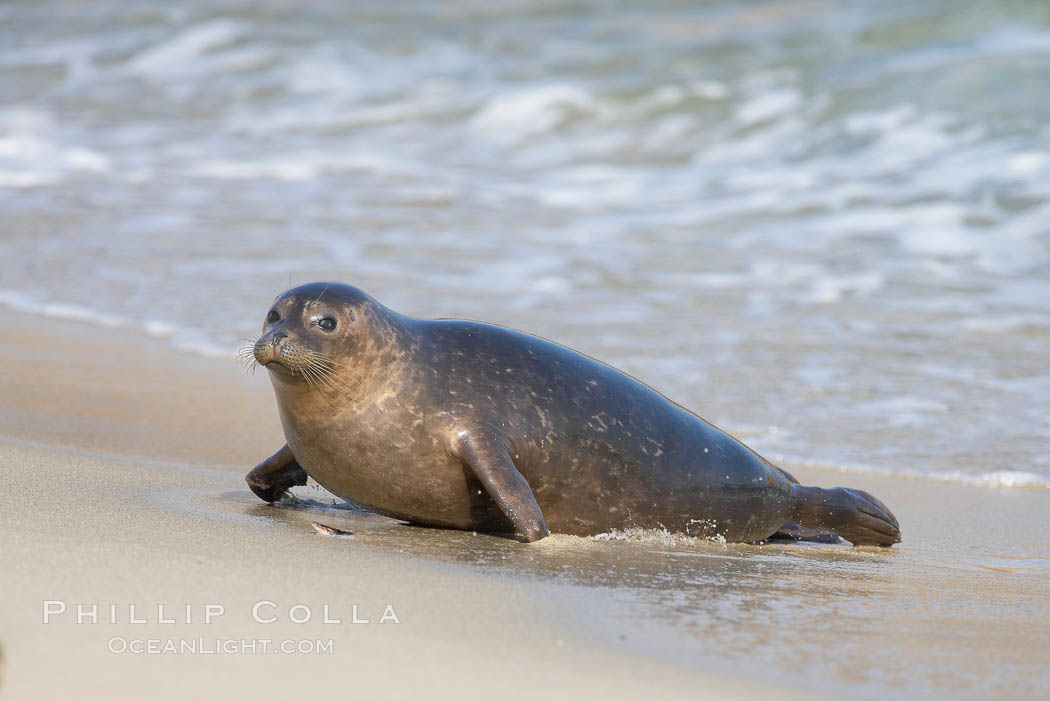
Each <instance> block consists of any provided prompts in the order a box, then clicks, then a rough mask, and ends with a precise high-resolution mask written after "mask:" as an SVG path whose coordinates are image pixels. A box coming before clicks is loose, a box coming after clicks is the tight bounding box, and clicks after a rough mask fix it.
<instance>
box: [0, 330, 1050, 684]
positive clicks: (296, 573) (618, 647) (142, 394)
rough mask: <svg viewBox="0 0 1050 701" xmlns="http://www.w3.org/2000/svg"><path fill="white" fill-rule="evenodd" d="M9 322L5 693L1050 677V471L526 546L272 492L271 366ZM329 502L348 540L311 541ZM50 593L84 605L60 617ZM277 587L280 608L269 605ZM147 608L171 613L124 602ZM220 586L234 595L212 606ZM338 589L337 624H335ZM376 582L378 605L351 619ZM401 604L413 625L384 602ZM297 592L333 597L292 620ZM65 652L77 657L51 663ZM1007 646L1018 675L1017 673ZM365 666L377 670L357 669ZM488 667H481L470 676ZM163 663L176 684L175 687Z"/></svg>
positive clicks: (1, 386) (303, 493)
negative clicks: (738, 534) (859, 516)
mask: <svg viewBox="0 0 1050 701" xmlns="http://www.w3.org/2000/svg"><path fill="white" fill-rule="evenodd" d="M0 323H4V324H5V325H6V327H7V328H8V329H10V330H13V331H15V332H16V334H17V336H18V338H19V339H20V343H19V344H17V345H14V346H10V345H9V346H5V347H4V349H3V350H0V356H2V358H0V359H2V361H3V362H4V364H5V365H6V366H7V367H16V368H18V372H17V373H7V374H5V375H4V376H3V377H2V378H0V393H2V395H3V396H5V397H12V398H14V400H13V401H10V402H5V403H4V404H3V405H2V406H0V464H3V465H4V466H5V473H6V476H7V481H8V485H7V489H6V490H5V492H4V495H3V496H2V497H0V499H2V501H3V503H2V504H0V513H2V514H3V516H2V517H0V518H2V519H3V523H4V525H5V526H6V532H7V533H8V534H9V535H8V541H9V542H8V543H7V544H6V545H7V547H6V548H5V549H4V551H3V553H2V554H0V568H2V569H0V571H4V572H6V573H7V576H6V577H5V578H4V580H3V581H4V586H5V592H6V593H8V596H6V597H5V598H4V602H3V604H0V614H2V615H3V617H4V620H5V621H7V622H8V627H7V628H6V629H5V630H4V631H3V633H2V634H0V635H2V637H0V646H2V649H3V655H4V674H5V679H4V680H3V682H2V686H0V689H3V690H4V691H7V692H8V693H9V694H10V695H12V697H19V698H21V697H26V696H45V697H52V696H57V695H59V694H71V693H84V692H85V691H90V692H91V693H92V694H93V695H102V694H105V695H107V696H110V697H113V698H124V697H129V698H130V697H133V696H140V695H142V693H144V692H146V691H148V692H149V693H150V694H151V695H159V696H160V697H164V696H165V694H168V693H170V694H171V695H172V696H175V695H177V696H179V697H182V696H185V695H186V693H201V694H208V695H215V694H216V693H220V692H228V693H238V694H244V693H260V694H266V695H275V694H277V693H289V692H291V693H304V692H309V691H320V690H323V689H325V688H327V687H328V686H331V685H334V684H343V685H346V684H348V683H349V684H350V685H351V686H352V688H354V690H357V691H361V692H363V693H369V694H373V695H378V696H380V697H384V696H397V695H404V694H406V693H418V694H420V695H428V696H435V695H437V696H440V695H442V692H445V693H447V692H450V691H452V690H453V689H455V690H456V694H457V696H467V697H471V696H472V695H473V696H477V697H480V696H481V695H482V694H483V693H484V695H485V696H490V695H491V694H490V693H487V692H486V691H485V690H484V688H483V687H485V685H487V684H496V683H499V684H501V685H502V686H501V688H503V689H504V690H505V691H506V690H507V689H510V692H509V693H510V694H511V695H512V696H534V695H535V692H537V691H543V692H544V693H547V694H553V695H554V696H561V697H579V696H581V695H584V694H587V693H592V692H593V690H594V688H595V686H596V685H597V686H599V687H600V688H601V689H603V694H606V695H611V696H613V697H620V698H627V697H628V696H631V697H635V698H637V697H638V696H639V695H641V694H645V695H651V694H653V693H654V690H655V693H658V694H659V695H661V696H665V697H668V698H676V697H682V698H685V697H691V698H695V695H696V692H697V690H698V689H702V690H704V691H705V692H708V693H710V694H712V695H717V696H720V697H725V698H751V697H755V696H759V695H763V696H765V695H769V694H770V693H775V694H776V695H777V696H778V697H786V698H812V697H815V696H818V695H822V694H827V695H830V696H832V697H843V696H846V697H849V698H875V697H884V696H885V694H886V693H887V692H888V693H897V694H903V695H912V694H918V695H921V694H923V693H935V694H936V693H941V694H943V693H948V692H949V691H951V692H952V693H956V694H959V695H961V697H966V695H967V694H966V692H970V694H971V695H973V696H974V697H980V696H982V695H985V694H986V693H988V692H989V691H994V692H995V693H997V694H999V695H1001V696H1004V697H1014V698H1024V697H1025V695H1026V694H1030V693H1031V692H1033V691H1035V692H1037V693H1039V692H1042V690H1043V687H1042V686H1040V683H1043V684H1044V686H1045V682H1041V678H1040V677H1039V675H1038V670H1040V669H1042V660H1044V659H1045V657H1046V655H1047V654H1048V653H1050V639H1048V637H1047V634H1046V633H1045V632H1044V631H1043V630H1042V628H1041V627H1039V625H1038V620H1037V619H1038V616H1035V617H1033V616H1032V615H1031V611H1032V610H1033V608H1034V609H1035V610H1047V608H1048V607H1050V595H1048V594H1046V592H1045V588H1044V587H1042V585H1041V582H1043V581H1045V576H1046V575H1047V574H1048V573H1050V558H1047V557H1046V555H1045V553H1046V552H1050V541H1048V534H1047V533H1046V529H1045V524H1043V523H1042V521H1043V520H1044V519H1042V518H1041V516H1040V514H1044V513H1046V507H1047V506H1048V505H1050V499H1048V498H1047V494H1046V493H1045V492H1040V491H1033V490H1002V489H998V490H996V489H987V488H980V487H965V486H957V485H944V484H926V483H922V482H915V481H908V480H900V479H889V478H885V477H879V476H871V475H859V474H850V473H846V474H843V475H839V474H835V473H829V472H828V471H825V470H807V469H800V470H798V471H797V476H798V477H799V478H800V480H802V481H803V482H809V483H813V484H820V485H823V486H832V483H833V482H835V481H837V480H838V479H839V478H841V482H842V483H843V484H845V485H847V486H853V487H858V488H862V489H868V490H870V491H872V492H874V493H875V494H878V495H879V496H880V498H883V499H884V500H885V501H887V503H889V504H891V505H892V508H893V509H894V510H895V512H896V513H897V514H898V515H899V516H900V518H901V522H902V526H903V528H904V538H905V542H904V543H903V544H902V545H901V546H898V547H896V548H894V549H893V550H892V551H883V550H881V549H872V548H857V549H851V548H849V547H836V546H830V547H829V546H821V547H807V546H792V545H775V546H748V545H732V546H729V547H726V546H720V545H717V544H712V543H698V544H690V543H683V542H681V541H680V540H675V539H673V538H671V539H662V538H661V537H660V534H659V533H649V534H645V535H644V536H643V537H642V538H640V539H639V538H635V539H625V540H613V541H608V542H602V543H595V542H594V541H591V540H590V539H580V538H571V537H567V536H555V537H552V538H549V539H545V540H544V541H540V542H539V543H537V544H534V545H533V546H523V545H522V544H519V543H516V542H514V541H508V540H505V539H501V538H494V537H490V536H473V535H472V534H470V533H465V532H454V531H442V530H438V529H423V528H415V527H411V526H405V525H401V524H397V523H396V522H392V521H391V520H389V519H384V518H382V517H377V516H374V515H370V514H364V513H360V512H356V511H351V510H347V509H336V508H331V505H330V501H325V499H324V493H323V490H320V489H319V488H309V487H308V488H299V489H298V490H297V491H296V495H297V496H298V497H299V499H300V500H301V501H300V503H298V504H296V505H293V506H289V507H286V508H274V507H270V506H267V505H264V504H261V503H260V502H258V501H257V500H256V499H255V498H254V496H253V495H252V494H251V493H250V492H249V491H248V490H247V488H246V487H245V485H244V482H243V476H244V474H245V473H246V472H247V471H248V469H250V468H251V466H252V465H254V464H255V463H256V462H258V461H259V460H261V459H263V458H265V457H266V456H268V455H269V454H271V453H272V452H273V451H274V450H275V449H276V448H277V447H279V445H280V441H281V430H280V425H279V422H278V421H277V417H276V411H275V409H274V405H273V398H272V392H271V390H270V387H269V383H268V382H267V381H266V379H265V377H263V376H262V375H256V376H254V377H253V376H247V377H246V376H245V375H244V373H243V371H242V370H240V369H239V368H238V367H237V366H236V364H235V363H234V361H233V359H232V358H231V359H230V361H229V362H228V363H223V362H222V361H218V360H213V359H208V358H202V357H198V356H194V355H190V354H187V353H177V352H174V351H172V350H171V348H170V346H168V345H167V344H166V343H165V342H163V341H160V340H157V339H148V338H142V337H140V336H138V335H137V334H135V333H134V332H132V331H129V330H122V329H115V330H114V329H98V328H96V327H92V326H89V325H84V324H77V323H74V322H61V323H56V322H54V321H52V320H46V319H45V320H41V319H37V318H31V317H24V316H20V315H17V314H13V313H9V312H6V311H2V310H0ZM71 349H75V352H73V351H71ZM311 500H312V501H311ZM312 520H319V521H322V522H324V523H327V524H331V525H335V526H336V527H339V528H342V529H344V530H350V531H352V532H353V533H354V537H353V538H324V537H320V536H317V535H316V534H315V533H314V532H313V529H312V528H311V526H310V522H311V521H312ZM1022 534H1023V535H1022ZM645 540H648V541H650V542H643V541H645ZM47 600H50V601H63V602H65V603H66V605H67V612H66V613H64V614H62V616H61V617H57V618H56V619H55V620H54V621H53V622H51V623H49V624H46V625H45V624H43V623H42V622H41V616H42V607H43V602H44V601H47ZM260 601H271V602H273V603H274V604H276V607H275V608H276V609H277V611H276V612H278V613H280V616H281V620H279V621H278V622H275V623H272V624H260V623H259V622H258V621H256V620H255V619H254V618H253V617H252V616H251V615H250V612H251V609H252V607H253V606H255V605H256V604H258V603H259V602H260ZM77 603H82V604H86V605H90V604H92V603H96V604H99V605H100V611H101V613H100V615H102V616H106V615H108V611H109V609H108V608H106V606H108V605H117V606H118V607H119V608H120V611H121V618H119V619H118V621H117V623H115V624H108V623H107V624H102V623H100V624H97V625H93V624H89V623H84V624H77V623H75V621H73V620H72V618H73V616H74V615H75V604H77ZM130 604H141V607H142V608H140V609H139V611H147V612H151V613H149V616H150V619H149V620H150V622H149V623H147V624H136V623H132V622H130V620H129V619H130V618H131V617H130V616H129V615H127V614H128V612H127V610H126V608H125V607H126V606H127V605H130ZM186 604H190V605H191V607H192V609H193V616H194V620H193V622H192V623H191V624H185V625H181V624H171V625H169V624H166V623H159V622H158V621H156V620H154V619H159V618H160V617H162V616H160V615H158V614H159V612H158V611H157V607H158V606H159V605H165V606H166V611H167V612H170V611H171V610H174V609H176V608H177V607H179V606H185V605H186ZM208 604H220V605H223V606H225V607H226V610H227V613H226V615H225V616H224V617H222V618H220V619H217V620H216V621H215V622H213V623H212V624H207V625H206V624H203V623H202V622H201V621H200V620H199V619H200V616H201V615H203V611H204V607H205V606H207V605H208ZM325 604H328V605H329V607H330V611H332V612H333V613H334V614H335V615H336V616H337V617H341V618H342V619H343V620H344V623H343V624H342V625H326V624H324V623H323V622H318V621H319V620H323V607H324V605H325ZM355 604H356V605H357V606H358V607H359V613H360V616H361V617H365V618H369V619H370V623H369V624H361V625H356V624H348V623H346V620H347V619H351V618H352V611H353V609H352V606H353V605H355ZM386 604H392V605H394V607H395V609H396V612H397V615H398V616H399V618H400V620H401V622H400V623H399V624H390V623H386V624H382V625H380V624H378V622H377V620H378V619H379V618H380V617H381V615H382V613H383V611H384V606H385V605H386ZM103 605H106V606H103ZM296 605H302V606H305V607H307V608H308V609H309V610H310V612H311V614H312V615H313V619H312V620H311V621H310V622H307V623H304V624H302V625H298V624H295V623H293V622H292V621H291V620H289V618H288V613H289V609H290V607H292V606H296ZM167 615H170V613H165V616H167ZM1033 618H1034V619H1036V620H1033ZM141 631H146V633H145V634H144V633H142V632H141ZM114 636H117V637H133V638H135V639H145V638H149V639H153V638H157V639H161V638H165V637H167V638H172V637H175V638H178V639H197V638H199V637H202V636H203V637H204V638H215V639H257V638H269V639H294V640H300V641H301V640H315V641H316V640H317V639H321V640H327V639H331V640H332V641H333V647H334V651H333V653H332V654H331V655H327V654H294V655H275V656H271V655H269V654H266V655H262V654H226V655H224V654H200V653H198V654H194V655H174V654H156V655H150V654H141V655H137V654H116V653H112V652H110V651H109V650H107V641H108V640H110V639H112V638H113V637H114ZM975 636H976V637H975ZM946 640H947V641H950V642H945V641H946ZM858 641H859V647H858ZM989 646H991V647H989ZM334 658H338V664H333V662H335V661H336V660H335V659H334ZM48 659H52V660H53V659H61V660H63V663H64V667H65V669H66V672H65V673H64V674H63V675H54V674H51V673H49V670H48V666H47V663H46V662H44V660H48ZM285 660H288V661H287V662H286V661H285ZM1004 664H1010V665H1013V668H1014V669H1018V670H1020V671H1019V672H1016V673H1014V674H1013V675H1012V676H1011V678H1009V679H1007V678H1003V677H1002V675H1001V673H1000V674H999V676H996V673H995V671H994V670H995V669H997V666H1001V665H1004ZM347 666H348V667H347ZM344 668H349V669H350V670H353V671H354V672H356V673H358V674H356V675H354V676H353V677H352V678H350V681H349V682H348V681H347V677H346V676H345V675H343V676H340V674H341V670H343V669H344ZM337 670H340V671H338V672H337ZM467 675H469V676H470V677H471V679H473V680H474V681H476V682H477V683H476V684H471V685H469V686H468V687H464V686H463V684H462V679H463V678H464V677H465V676H467ZM158 679H167V680H176V679H177V680H178V684H177V685H175V686H168V687H166V688H163V689H158V688H157V686H158ZM74 690H76V691H75V692H74Z"/></svg>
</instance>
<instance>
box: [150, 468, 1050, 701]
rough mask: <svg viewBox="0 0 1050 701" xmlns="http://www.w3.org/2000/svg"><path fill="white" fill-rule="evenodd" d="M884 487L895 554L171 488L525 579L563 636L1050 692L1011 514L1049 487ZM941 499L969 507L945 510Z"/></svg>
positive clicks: (919, 691)
mask: <svg viewBox="0 0 1050 701" xmlns="http://www.w3.org/2000/svg"><path fill="white" fill-rule="evenodd" d="M883 482H886V483H887V484H883V485H881V486H880V488H879V490H878V491H879V493H880V494H884V495H885V494H886V492H887V491H888V492H889V495H890V497H892V500H893V503H894V504H895V506H897V507H899V511H898V513H899V515H901V517H902V522H905V523H910V524H911V525H912V526H913V528H912V529H911V537H910V538H908V539H906V541H905V542H904V543H903V544H901V545H899V546H897V547H895V548H893V549H892V550H889V549H882V548H874V547H869V548H850V547H848V546H847V545H845V544H844V545H841V546H829V545H813V544H771V545H761V546H759V545H744V544H718V543H713V542H705V541H702V540H699V539H690V538H683V537H681V536H673V535H669V534H660V533H656V532H648V533H642V534H637V535H635V536H634V537H630V538H614V539H606V538H593V539H592V538H577V537H572V536H552V537H550V538H547V539H544V540H542V541H539V542H538V543H534V544H531V545H529V546H528V547H523V546H522V545H521V544H520V543H517V542H514V541H512V540H508V539H504V538H498V537H493V536H487V535H484V534H472V533H460V532H454V531H445V530H440V529H426V528H415V527H411V526H407V525H400V524H397V523H396V522H394V521H392V520H390V519H386V518H383V517H380V516H375V515H372V514H367V513H363V512H360V511H356V510H354V509H347V508H345V506H343V507H333V502H332V501H331V499H330V498H329V497H326V496H325V493H324V491H323V490H321V489H320V488H319V487H317V486H311V487H304V488H297V489H296V490H295V491H296V494H297V496H298V498H297V499H286V500H285V501H284V502H282V503H281V504H280V508H277V509H274V508H272V507H269V506H264V505H260V504H258V503H257V502H254V501H253V500H252V499H251V496H250V495H249V494H247V493H245V492H235V493H226V494H222V495H207V494H205V493H204V492H203V491H202V490H197V491H196V492H194V493H193V494H170V495H167V497H166V503H165V506H166V507H168V508H173V509H176V510H178V511H179V512H181V513H186V512H191V511H196V512H199V513H200V514H201V515H202V516H204V515H210V517H211V518H215V517H216V514H217V513H221V514H225V515H224V516H222V518H224V519H230V520H232V521H239V523H238V526H237V527H238V528H240V527H247V526H248V523H247V521H246V519H245V517H248V519H251V521H252V523H253V524H254V525H255V526H256V527H258V526H259V525H260V523H262V524H265V525H266V526H269V525H270V524H274V523H276V524H278V525H279V526H280V527H281V528H282V529H286V530H290V531H293V532H298V533H300V534H301V537H303V538H304V539H305V540H306V541H313V540H314V539H315V538H318V539H322V540H323V537H322V536H314V535H312V532H311V531H310V529H309V528H308V527H305V526H306V525H305V523H304V522H310V521H317V522H320V523H324V524H327V525H330V526H334V527H336V528H340V529H344V530H350V531H352V533H353V537H352V538H349V539H348V538H334V539H332V540H333V541H334V544H333V546H332V548H331V553H332V555H331V556H332V557H334V558H340V557H343V556H349V555H350V554H351V553H353V552H360V551H362V550H364V551H378V552H383V553H396V555H397V557H405V558H424V559H426V560H429V561H431V562H438V563H445V564H447V565H449V566H453V567H456V568H459V569H463V568H467V569H469V570H471V571H473V572H476V573H480V574H482V575H484V576H491V577H497V578H507V577H510V578H515V579H517V580H521V579H522V578H524V579H526V580H528V581H529V582H530V585H529V586H530V589H531V590H532V591H533V593H534V596H535V598H536V600H537V605H538V606H540V608H541V609H543V610H545V611H546V612H547V613H548V615H551V616H552V617H554V618H555V619H556V620H559V621H561V622H562V624H563V625H564V626H565V629H566V633H567V635H566V636H565V638H564V639H559V640H555V641H553V643H554V644H556V645H562V644H572V642H571V641H573V640H575V641H578V640H580V639H581V638H582V639H584V640H588V641H589V643H590V644H592V645H599V646H611V647H614V648H626V649H630V650H632V651H634V652H635V653H637V654H641V655H646V656H652V657H656V658H658V659H662V660H665V661H672V662H675V663H679V664H683V665H690V666H692V665H696V666H699V667H701V668H705V669H709V670H712V671H718V672H721V673H730V674H737V675H742V676H747V677H750V678H757V679H761V680H766V681H773V682H778V683H781V684H784V685H786V686H788V687H790V688H793V689H808V690H811V691H816V692H825V693H830V694H832V695H833V696H835V697H842V696H846V697H849V698H870V699H884V698H887V696H888V695H889V696H890V697H900V698H909V699H911V698H944V697H945V695H946V694H950V695H951V696H952V698H973V699H981V698H1019V699H1020V698H1042V697H1043V696H1045V695H1046V694H1048V693H1050V676H1047V675H1046V674H1045V656H1046V653H1047V651H1048V650H1050V633H1048V631H1047V629H1046V626H1045V617H1046V614H1047V612H1048V610H1050V609H1048V606H1050V599H1048V595H1047V591H1046V586H1045V582H1046V578H1047V577H1048V576H1050V557H1047V554H1048V553H1050V539H1048V538H1047V534H1046V531H1045V530H1043V531H1040V532H1036V533H1029V534H1020V533H1017V532H1016V531H1017V528H1016V524H1013V525H1012V524H1010V523H1008V522H1007V520H1006V519H1005V518H1004V516H1006V515H1007V514H1008V513H1009V512H1010V510H1012V509H1015V510H1018V511H1020V512H1026V513H1029V514H1030V513H1031V511H1032V510H1033V509H1039V508H1045V501H1046V499H1045V497H1044V495H1042V494H1039V493H1036V492H1031V491H1028V492H1015V493H1012V494H1007V493H1004V494H999V495H995V496H993V497H991V500H989V499H990V497H989V495H988V494H987V493H986V492H984V491H983V490H977V489H972V488H966V487H961V486H952V485H948V486H943V485H922V486H921V487H920V488H919V489H913V490H910V491H911V496H910V498H909V497H908V496H905V495H904V494H902V493H896V492H895V490H894V489H893V487H891V486H888V483H889V480H883ZM937 492H941V494H940V496H941V497H942V498H944V499H948V500H950V501H951V502H952V503H953V506H954V508H951V509H938V508H937V506H936V499H937V496H936V493H937ZM931 507H932V508H931ZM209 512H210V514H209ZM934 512H935V513H936V519H934V518H931V517H932V516H933V515H934ZM924 515H925V518H923V516H924ZM934 520H936V523H934V522H933V521H934ZM1026 523H1028V524H1031V520H1028V521H1026ZM990 541H991V542H990ZM343 548H345V549H346V550H345V551H344V550H343ZM343 553H345V555H344V554H343ZM975 593H977V594H978V595H975ZM566 641H570V642H568V643H567V642H566Z"/></svg>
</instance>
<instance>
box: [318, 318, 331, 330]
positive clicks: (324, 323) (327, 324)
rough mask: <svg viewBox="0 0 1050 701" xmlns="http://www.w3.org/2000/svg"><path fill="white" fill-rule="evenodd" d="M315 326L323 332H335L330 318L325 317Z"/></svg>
mask: <svg viewBox="0 0 1050 701" xmlns="http://www.w3.org/2000/svg"><path fill="white" fill-rule="evenodd" d="M317 325H318V326H320V327H321V328H322V329H324V330H325V331H335V319H333V318H332V317H330V316H326V317H324V318H323V319H318V320H317Z"/></svg>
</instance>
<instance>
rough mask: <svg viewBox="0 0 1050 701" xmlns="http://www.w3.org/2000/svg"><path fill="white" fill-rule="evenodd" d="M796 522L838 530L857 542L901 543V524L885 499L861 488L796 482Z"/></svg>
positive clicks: (794, 518)
mask: <svg viewBox="0 0 1050 701" xmlns="http://www.w3.org/2000/svg"><path fill="white" fill-rule="evenodd" d="M792 493H793V494H794V496H795V499H796V504H795V513H794V516H793V519H792V520H794V521H797V522H798V523H800V524H801V525H803V526H806V527H808V528H820V529H825V530H827V531H831V532H832V533H837V534H838V535H840V536H842V537H843V538H845V539H846V540H848V541H849V542H851V543H853V544H854V545H883V546H887V547H888V546H890V545H893V544H894V543H899V542H901V531H900V524H899V523H898V522H897V518H896V517H895V516H894V515H893V513H892V512H890V510H889V509H888V508H886V505H885V504H883V503H882V502H881V501H879V500H878V499H876V498H875V497H873V496H872V495H870V494H868V493H867V492H862V491H861V490H859V489H846V488H845V487H835V488H834V489H821V488H820V487H803V486H802V485H800V484H796V485H792Z"/></svg>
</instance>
